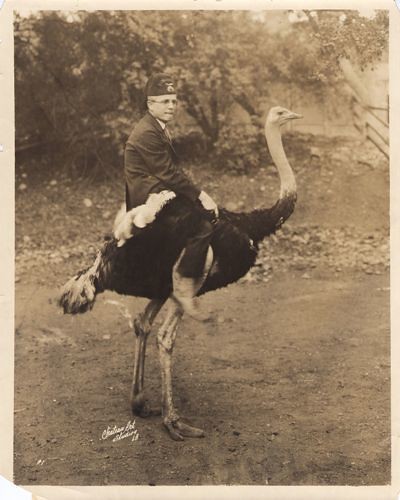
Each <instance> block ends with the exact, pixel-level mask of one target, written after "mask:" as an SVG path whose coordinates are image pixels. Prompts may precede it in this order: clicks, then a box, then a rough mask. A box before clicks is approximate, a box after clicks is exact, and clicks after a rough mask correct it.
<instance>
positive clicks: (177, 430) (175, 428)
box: [163, 418, 204, 441]
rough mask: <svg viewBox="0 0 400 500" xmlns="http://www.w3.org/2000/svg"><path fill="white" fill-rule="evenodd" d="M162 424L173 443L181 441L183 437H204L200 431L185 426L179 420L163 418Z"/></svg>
mask: <svg viewBox="0 0 400 500" xmlns="http://www.w3.org/2000/svg"><path fill="white" fill-rule="evenodd" d="M163 424H164V426H165V427H166V429H167V431H168V432H169V435H170V436H171V438H172V439H173V440H174V441H183V440H184V438H185V437H196V438H201V437H204V431H203V430H202V429H199V428H197V427H192V426H191V425H188V424H185V423H184V422H182V421H181V420H180V418H178V419H177V420H172V419H169V418H164V421H163Z"/></svg>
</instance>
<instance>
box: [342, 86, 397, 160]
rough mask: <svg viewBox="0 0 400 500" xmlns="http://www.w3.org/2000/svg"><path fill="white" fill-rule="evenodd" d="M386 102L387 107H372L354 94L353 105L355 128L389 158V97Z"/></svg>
mask: <svg viewBox="0 0 400 500" xmlns="http://www.w3.org/2000/svg"><path fill="white" fill-rule="evenodd" d="M386 100H387V106H386V107H378V106H370V105H367V104H364V103H363V102H362V101H361V99H360V98H359V97H358V96H357V95H356V94H353V96H352V100H351V104H352V114H353V125H354V127H355V128H356V129H357V130H358V131H359V132H360V133H361V134H363V136H364V137H365V138H366V139H368V140H369V141H371V142H372V143H373V144H375V146H376V147H377V148H378V149H380V150H381V151H382V153H383V154H385V155H386V156H387V157H388V158H389V96H387V99H386Z"/></svg>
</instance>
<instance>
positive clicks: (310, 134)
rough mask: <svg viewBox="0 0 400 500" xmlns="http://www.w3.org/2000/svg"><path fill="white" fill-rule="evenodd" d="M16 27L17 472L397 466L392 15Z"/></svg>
mask: <svg viewBox="0 0 400 500" xmlns="http://www.w3.org/2000/svg"><path fill="white" fill-rule="evenodd" d="M13 37H14V49H13V56H14V70H13V75H14V99H15V319H14V322H15V325H14V326H15V334H14V335H15V336H14V351H15V352H14V409H13V413H14V433H13V443H14V444H13V447H14V448H13V470H14V477H13V482H14V483H15V484H16V485H24V486H25V487H27V488H28V489H29V487H30V486H39V485H55V486H71V485H74V486H114V485H121V486H207V485H212V486H220V485H230V486H235V485H242V486H263V487H265V488H266V490H265V491H266V492H268V488H269V487H271V486H386V485H389V484H390V483H391V465H392V461H391V453H392V446H391V416H392V413H391V344H390V340H391V323H390V238H389V235H390V169H389V167H390V163H389V158H390V150H389V130H390V129H389V123H390V110H391V96H390V91H389V12H388V10H376V9H369V8H364V9H359V10H355V9H341V10H327V9H325V10H321V9H315V10H307V9H303V10H114V11H113V10H97V9H93V10H84V9H82V10H81V9H79V8H78V9H75V10H34V9H24V8H19V9H15V10H14V12H13ZM85 498H86V497H85ZM115 498H116V497H115Z"/></svg>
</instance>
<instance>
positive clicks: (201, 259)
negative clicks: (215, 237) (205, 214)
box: [177, 219, 213, 278]
mask: <svg viewBox="0 0 400 500" xmlns="http://www.w3.org/2000/svg"><path fill="white" fill-rule="evenodd" d="M212 232H213V225H212V224H211V222H209V221H208V220H206V219H200V220H199V221H198V222H197V224H195V225H194V226H193V230H192V231H191V233H190V234H189V235H188V239H187V240H186V244H185V248H184V250H183V255H182V258H181V260H180V262H179V264H178V267H177V271H178V273H179V274H180V275H181V276H184V277H185V278H200V277H201V276H202V274H203V270H204V264H205V261H206V257H207V250H208V247H209V245H210V241H211V236H212Z"/></svg>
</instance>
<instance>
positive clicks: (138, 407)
mask: <svg viewBox="0 0 400 500" xmlns="http://www.w3.org/2000/svg"><path fill="white" fill-rule="evenodd" d="M131 410H132V413H133V414H134V415H137V416H138V417H142V418H146V417H152V416H154V415H161V408H153V407H151V406H149V405H148V403H147V401H146V400H145V397H144V393H143V392H140V393H139V394H136V396H133V397H132V398H131Z"/></svg>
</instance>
